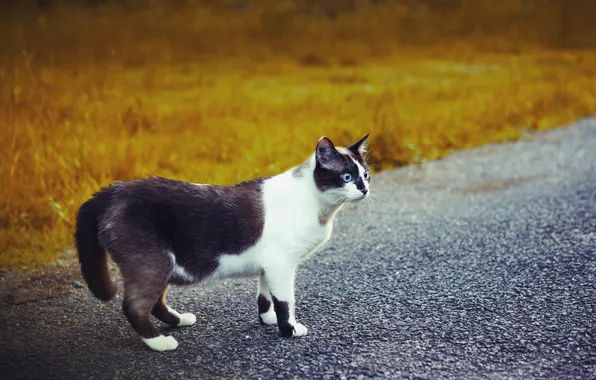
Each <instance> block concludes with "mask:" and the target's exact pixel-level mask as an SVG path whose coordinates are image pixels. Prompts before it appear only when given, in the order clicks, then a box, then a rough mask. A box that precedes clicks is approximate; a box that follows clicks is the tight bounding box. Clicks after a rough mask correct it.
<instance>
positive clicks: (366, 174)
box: [364, 170, 370, 180]
mask: <svg viewBox="0 0 596 380" xmlns="http://www.w3.org/2000/svg"><path fill="white" fill-rule="evenodd" d="M369 178H370V173H369V171H368V170H367V171H365V172H364V179H366V180H368V179H369Z"/></svg>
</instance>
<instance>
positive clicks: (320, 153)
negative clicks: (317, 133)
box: [315, 136, 337, 167]
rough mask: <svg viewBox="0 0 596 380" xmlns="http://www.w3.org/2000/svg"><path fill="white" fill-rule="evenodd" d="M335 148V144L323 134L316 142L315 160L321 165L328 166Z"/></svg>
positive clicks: (335, 151)
mask: <svg viewBox="0 0 596 380" xmlns="http://www.w3.org/2000/svg"><path fill="white" fill-rule="evenodd" d="M336 153H337V150H336V149H335V145H333V143H332V142H331V140H329V139H328V138H327V137H325V136H323V137H321V138H320V139H319V142H318V143H317V150H316V154H315V156H316V158H317V162H318V163H319V164H320V165H321V166H323V167H329V166H330V164H331V161H332V160H333V158H334V157H335V154H336Z"/></svg>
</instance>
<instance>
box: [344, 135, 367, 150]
mask: <svg viewBox="0 0 596 380" xmlns="http://www.w3.org/2000/svg"><path fill="white" fill-rule="evenodd" d="M368 135H369V133H367V134H366V136H364V137H363V138H361V139H360V140H358V141H356V142H355V143H354V144H352V145H350V146H349V147H348V149H349V150H350V151H352V152H353V153H354V154H362V153H364V152H366V144H367V141H368Z"/></svg>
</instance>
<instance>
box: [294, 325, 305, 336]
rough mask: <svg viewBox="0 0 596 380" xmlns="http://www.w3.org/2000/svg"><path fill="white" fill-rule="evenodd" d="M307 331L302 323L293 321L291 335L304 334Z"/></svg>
mask: <svg viewBox="0 0 596 380" xmlns="http://www.w3.org/2000/svg"><path fill="white" fill-rule="evenodd" d="M307 333H308V329H307V328H306V326H304V325H303V324H302V323H294V334H293V336H304V335H306V334H307Z"/></svg>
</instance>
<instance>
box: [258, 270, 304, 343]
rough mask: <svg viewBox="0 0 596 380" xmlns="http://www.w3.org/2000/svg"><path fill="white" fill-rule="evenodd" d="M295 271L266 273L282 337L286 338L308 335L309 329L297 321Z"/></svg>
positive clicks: (266, 281)
mask: <svg viewBox="0 0 596 380" xmlns="http://www.w3.org/2000/svg"><path fill="white" fill-rule="evenodd" d="M294 278H295V269H294V268H292V269H291V270H290V269H286V268H275V269H271V270H266V271H265V276H264V279H265V283H266V284H267V287H268V288H269V292H270V293H271V299H272V301H273V308H274V310H275V314H276V317H277V326H278V328H279V332H280V335H281V336H283V337H286V338H289V337H293V336H303V335H306V334H307V332H308V329H307V328H306V327H305V326H304V325H302V324H300V323H298V322H297V321H296V314H295V313H296V300H295V296H294Z"/></svg>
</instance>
